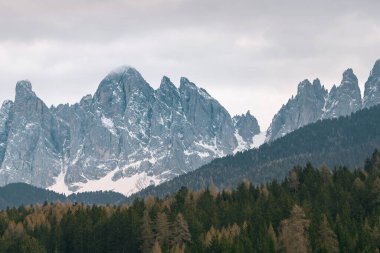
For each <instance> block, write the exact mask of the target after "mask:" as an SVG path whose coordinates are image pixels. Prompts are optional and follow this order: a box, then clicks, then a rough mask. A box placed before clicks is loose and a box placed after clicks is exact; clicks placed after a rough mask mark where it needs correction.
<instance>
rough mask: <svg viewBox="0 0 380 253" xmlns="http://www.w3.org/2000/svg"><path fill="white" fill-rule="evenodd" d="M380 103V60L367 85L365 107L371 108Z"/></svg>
mask: <svg viewBox="0 0 380 253" xmlns="http://www.w3.org/2000/svg"><path fill="white" fill-rule="evenodd" d="M379 103H380V59H379V60H377V61H376V63H375V65H374V66H373V69H372V71H371V73H370V75H369V77H368V80H367V82H366V83H365V89H364V97H363V106H364V107H365V108H369V107H371V106H374V105H377V104H379Z"/></svg>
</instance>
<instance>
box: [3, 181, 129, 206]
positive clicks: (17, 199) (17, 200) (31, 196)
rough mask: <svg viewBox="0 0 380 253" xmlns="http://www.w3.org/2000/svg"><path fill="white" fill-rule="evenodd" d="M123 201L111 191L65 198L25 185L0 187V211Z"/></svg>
mask: <svg viewBox="0 0 380 253" xmlns="http://www.w3.org/2000/svg"><path fill="white" fill-rule="evenodd" d="M124 199H125V196H124V195H122V194H120V193H116V192H111V191H97V192H85V193H76V194H71V195H69V196H68V197H66V196H65V195H63V194H59V193H56V192H54V191H49V190H46V189H41V188H38V187H35V186H32V185H28V184H25V183H13V184H8V185H6V186H4V187H0V209H5V208H7V207H14V206H21V205H30V204H38V203H39V204H42V203H44V202H45V203H46V202H47V203H52V202H57V201H60V202H73V203H83V204H88V205H92V204H96V205H107V204H118V203H120V202H123V201H124Z"/></svg>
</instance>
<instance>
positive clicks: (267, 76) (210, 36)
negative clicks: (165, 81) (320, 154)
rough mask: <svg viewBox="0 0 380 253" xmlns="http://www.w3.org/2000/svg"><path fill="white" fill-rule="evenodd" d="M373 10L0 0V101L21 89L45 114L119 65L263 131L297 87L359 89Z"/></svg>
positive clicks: (378, 5) (373, 46)
mask: <svg viewBox="0 0 380 253" xmlns="http://www.w3.org/2000/svg"><path fill="white" fill-rule="evenodd" d="M379 9H380V1H377V0H372V1H371V0H361V1H354V0H351V1H350V0H344V1H340V0H335V1H331V0H328V1H325V0H319V1H308V0H287V1H282V0H276V1H275V0H265V1H257V0H250V1H249V0H247V1H238V0H236V1H228V0H207V1H205V0H191V1H190V0H128V1H123V0H107V1H106V0H65V1H61V0H45V1H44V0H34V1H27V0H12V1H8V0H0V101H3V100H5V99H13V97H14V88H15V83H16V82H17V81H18V80H20V79H29V80H30V81H31V82H32V84H33V89H34V90H35V92H36V93H37V95H38V96H39V97H40V98H42V99H43V100H44V101H45V102H46V103H47V104H48V105H51V104H59V103H67V102H68V103H74V102H77V101H79V100H80V98H81V97H82V96H84V95H85V94H89V93H91V94H93V93H94V92H95V90H96V88H97V86H98V84H99V82H100V81H101V79H102V78H103V77H104V76H105V75H106V74H107V73H108V72H109V71H110V70H112V69H114V68H117V67H118V66H120V65H130V66H133V67H135V68H136V69H138V70H139V71H140V73H141V74H142V75H143V76H144V78H145V79H146V80H147V81H148V82H149V83H150V84H151V85H152V86H153V87H154V88H157V87H158V86H159V83H160V80H161V78H162V76H163V75H166V76H168V77H170V78H171V80H172V81H173V82H174V83H175V84H176V85H177V86H178V85H179V78H180V77H181V76H186V77H188V78H189V79H190V80H191V81H193V82H195V83H196V84H198V86H201V87H203V88H205V89H206V90H207V91H208V92H209V93H210V94H211V95H212V96H213V97H215V98H216V99H217V100H219V102H220V103H221V104H222V105H224V106H225V107H226V109H227V110H228V111H229V112H230V113H231V114H241V113H244V112H246V111H247V110H250V111H251V112H252V114H254V115H255V116H256V117H257V118H258V120H259V123H260V125H261V126H262V128H263V129H265V128H266V127H267V126H268V125H269V123H270V121H271V119H272V117H273V115H274V114H275V113H276V112H277V111H278V109H279V108H280V107H281V105H282V104H283V103H285V102H286V101H287V99H288V98H289V97H290V96H291V95H292V94H295V93H296V89H297V84H298V83H299V82H300V81H302V80H303V79H305V78H309V79H314V78H316V77H319V78H320V79H321V81H322V83H323V84H324V85H325V86H326V87H328V88H330V87H331V86H332V85H333V84H334V83H336V84H339V83H340V79H341V74H342V72H343V71H344V70H345V69H346V68H348V67H351V68H353V69H354V72H355V73H356V74H357V76H358V78H359V82H360V85H361V89H363V87H364V82H365V81H366V79H367V78H368V74H369V71H370V69H371V68H372V65H373V64H374V62H375V60H376V59H378V58H380V15H379V13H378V10H379Z"/></svg>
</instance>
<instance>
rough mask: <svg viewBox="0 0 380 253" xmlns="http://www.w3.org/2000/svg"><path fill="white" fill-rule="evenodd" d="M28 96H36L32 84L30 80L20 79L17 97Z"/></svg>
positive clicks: (17, 85) (17, 86)
mask: <svg viewBox="0 0 380 253" xmlns="http://www.w3.org/2000/svg"><path fill="white" fill-rule="evenodd" d="M26 96H35V93H34V92H33V90H32V84H31V83H30V81H28V80H21V81H18V82H17V84H16V99H17V98H22V97H26Z"/></svg>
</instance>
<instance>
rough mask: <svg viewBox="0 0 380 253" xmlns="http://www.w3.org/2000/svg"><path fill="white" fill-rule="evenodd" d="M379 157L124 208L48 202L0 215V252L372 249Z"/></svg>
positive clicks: (377, 242)
mask: <svg viewBox="0 0 380 253" xmlns="http://www.w3.org/2000/svg"><path fill="white" fill-rule="evenodd" d="M379 249H380V154H379V152H378V151H377V150H376V151H375V152H374V153H373V155H372V156H371V158H369V159H367V160H366V161H365V164H364V166H363V169H357V170H349V169H348V168H346V167H339V168H336V169H334V170H333V171H330V170H329V168H327V167H326V166H322V167H321V168H315V167H313V166H312V165H311V164H310V163H309V164H307V165H306V166H304V167H296V168H294V169H293V170H291V171H290V172H289V174H288V176H287V177H286V178H285V179H284V180H283V181H282V182H278V181H276V180H274V181H271V182H268V183H266V184H264V185H260V186H256V185H253V184H251V183H249V182H248V181H246V182H243V183H241V184H240V185H239V186H238V187H237V188H236V189H232V190H223V191H219V190H218V189H217V188H216V187H215V186H210V187H209V188H208V189H205V190H200V191H197V192H192V191H190V190H189V189H187V188H185V187H182V188H181V189H180V190H179V191H178V192H176V193H175V194H172V195H170V196H167V197H165V198H163V199H158V198H153V197H148V198H146V199H145V200H142V199H136V200H135V201H134V203H133V204H131V205H126V204H124V205H116V206H111V205H107V206H96V205H93V206H88V205H83V204H70V203H55V204H49V203H45V204H44V205H30V206H21V207H19V208H8V209H6V210H4V211H2V212H0V252H7V253H12V252H18V253H23V252H28V253H34V252H36V253H37V252H38V253H44V252H49V253H50V252H51V253H57V252H67V253H84V252H94V253H96V252H114V253H118V252H120V253H121V252H123V253H126V252H131V253H132V252H136V253H137V252H142V253H145V252H149V253H150V252H154V253H157V252H218V253H219V252H293V253H294V252H299V253H303V252H318V253H322V252H323V253H326V252H327V253H329V252H368V253H373V252H379Z"/></svg>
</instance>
